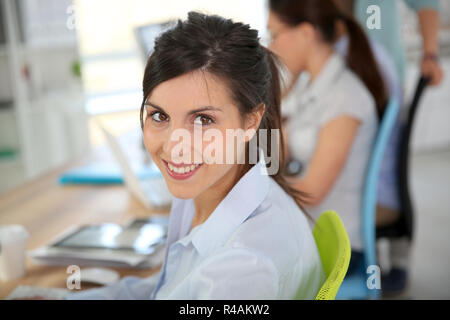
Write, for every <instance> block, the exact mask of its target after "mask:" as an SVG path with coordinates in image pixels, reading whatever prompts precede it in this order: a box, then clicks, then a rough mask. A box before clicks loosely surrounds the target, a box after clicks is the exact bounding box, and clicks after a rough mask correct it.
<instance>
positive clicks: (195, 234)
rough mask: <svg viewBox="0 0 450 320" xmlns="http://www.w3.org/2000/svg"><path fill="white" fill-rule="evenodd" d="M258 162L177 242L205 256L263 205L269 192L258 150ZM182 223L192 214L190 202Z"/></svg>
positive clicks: (186, 202)
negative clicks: (203, 219) (202, 220)
mask: <svg viewBox="0 0 450 320" xmlns="http://www.w3.org/2000/svg"><path fill="white" fill-rule="evenodd" d="M259 152H260V159H259V161H258V163H257V164H255V165H254V166H253V167H252V168H251V169H250V170H249V171H248V172H247V173H245V174H244V176H243V177H242V178H241V179H240V180H239V181H238V182H237V183H236V184H235V185H234V187H233V188H232V189H231V191H230V192H229V193H228V194H227V195H226V196H225V198H224V199H223V200H222V201H221V202H220V203H219V205H218V206H217V208H216V209H215V210H214V211H213V212H212V213H211V215H210V216H209V217H208V219H207V220H206V221H205V222H204V223H202V224H201V225H198V226H197V227H195V228H194V229H193V230H192V231H191V232H190V233H189V234H188V235H187V236H185V237H183V238H181V239H180V240H179V241H178V242H179V243H181V244H183V245H184V246H186V245H187V244H188V243H189V242H192V244H193V245H194V247H195V248H196V250H197V251H198V252H199V254H200V255H206V254H208V253H209V252H211V250H213V249H214V248H216V247H218V246H220V245H221V244H223V243H224V242H225V241H226V239H228V238H229V236H230V235H231V234H232V233H233V232H234V231H235V230H236V228H237V227H238V226H239V225H240V224H242V223H243V222H244V221H245V220H246V219H247V218H248V217H249V216H250V215H251V214H252V213H253V212H254V211H255V210H256V209H257V208H258V206H259V205H260V204H261V203H262V202H263V201H264V199H265V198H266V197H267V194H268V191H269V179H270V177H269V176H268V173H267V168H266V164H265V160H264V159H265V158H264V152H263V151H262V149H260V151H259ZM184 202H185V207H184V210H183V211H184V214H183V216H184V219H190V221H192V217H193V216H194V214H195V207H194V202H193V199H189V200H185V201H184Z"/></svg>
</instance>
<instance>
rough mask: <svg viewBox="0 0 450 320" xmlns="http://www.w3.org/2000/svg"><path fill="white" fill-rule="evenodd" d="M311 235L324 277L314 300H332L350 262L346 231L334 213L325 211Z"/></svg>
mask: <svg viewBox="0 0 450 320" xmlns="http://www.w3.org/2000/svg"><path fill="white" fill-rule="evenodd" d="M313 235H314V240H315V241H316V244H317V249H318V250H319V254H320V259H321V261H322V266H323V270H324V272H325V276H326V280H325V283H324V284H323V285H322V287H321V288H320V290H319V292H318V294H317V296H316V300H334V298H335V297H336V294H337V292H338V290H339V287H340V285H341V283H342V280H344V277H345V274H346V273H347V269H348V264H349V262H350V251H351V248H350V241H349V239H348V235H347V231H346V230H345V227H344V224H343V223H342V221H341V218H339V216H338V215H337V213H336V212H334V211H325V212H324V213H322V214H321V215H320V217H319V219H318V220H317V222H316V225H315V226H314V230H313Z"/></svg>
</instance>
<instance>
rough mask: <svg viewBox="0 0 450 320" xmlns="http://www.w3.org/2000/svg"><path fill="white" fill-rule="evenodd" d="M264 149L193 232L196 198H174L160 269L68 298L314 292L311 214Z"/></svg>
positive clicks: (319, 280)
mask: <svg viewBox="0 0 450 320" xmlns="http://www.w3.org/2000/svg"><path fill="white" fill-rule="evenodd" d="M260 152H261V150H260ZM260 154H261V160H260V161H259V162H258V163H257V164H256V165H255V166H253V167H252V168H251V169H250V170H249V171H248V172H247V173H246V174H245V175H244V176H243V177H242V178H241V179H240V180H239V181H238V183H237V184H236V185H235V186H234V187H233V188H232V190H231V191H230V192H229V193H228V194H227V196H226V197H225V198H224V199H223V200H222V202H221V203H220V204H219V205H218V207H217V208H216V209H215V210H214V212H213V213H212V214H211V216H210V217H209V218H208V219H207V220H206V221H205V222H204V223H203V224H200V225H198V226H196V227H194V228H193V229H192V230H191V231H190V229H191V221H192V218H193V217H194V214H195V208H194V203H193V200H192V199H189V200H182V199H178V198H175V199H174V202H173V204H172V209H171V213H170V218H169V233H168V242H167V246H166V248H167V249H166V257H165V261H164V264H163V267H162V269H161V272H160V273H159V274H158V275H156V276H152V277H149V278H146V279H141V278H137V277H125V278H123V279H122V280H121V281H119V282H117V283H115V284H112V285H109V286H107V287H104V288H99V289H90V290H86V291H81V292H78V293H71V294H69V295H67V296H66V299H150V298H153V299H292V298H294V296H295V295H296V294H297V293H299V297H300V298H304V299H314V298H315V296H316V294H317V292H318V291H319V288H320V287H321V285H322V284H323V282H324V281H325V276H324V272H323V268H322V264H321V262H320V257H319V253H318V251H317V247H316V244H315V241H314V238H313V236H312V232H311V229H310V226H309V223H308V220H307V219H306V217H305V215H304V214H303V212H302V211H301V209H300V208H299V207H298V206H297V204H296V203H295V201H294V199H293V198H292V197H290V196H289V195H288V194H287V193H286V192H285V191H284V190H283V189H282V188H281V187H280V186H279V185H278V184H277V183H276V182H275V181H274V180H273V179H272V178H271V177H270V176H268V175H267V169H266V166H265V164H264V157H263V154H262V153H260Z"/></svg>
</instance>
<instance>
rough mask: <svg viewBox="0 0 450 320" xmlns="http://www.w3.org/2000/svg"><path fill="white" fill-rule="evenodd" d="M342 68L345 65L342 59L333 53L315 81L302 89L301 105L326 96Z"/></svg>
mask: <svg viewBox="0 0 450 320" xmlns="http://www.w3.org/2000/svg"><path fill="white" fill-rule="evenodd" d="M344 67H345V63H344V61H343V59H342V57H341V56H340V55H339V54H337V53H333V54H332V55H331V56H330V58H329V59H328V61H327V62H326V63H325V66H324V67H323V68H322V70H321V71H320V73H319V75H318V76H317V77H316V79H315V80H314V81H312V82H311V83H310V84H308V86H307V87H306V88H305V89H304V91H303V95H302V97H301V98H300V99H301V102H302V104H306V103H310V102H311V101H315V100H317V99H318V98H319V97H320V96H322V95H324V94H326V93H327V92H328V91H329V90H330V87H332V84H333V83H334V82H335V81H336V78H337V77H338V76H339V75H340V74H341V72H342V69H343V68H344Z"/></svg>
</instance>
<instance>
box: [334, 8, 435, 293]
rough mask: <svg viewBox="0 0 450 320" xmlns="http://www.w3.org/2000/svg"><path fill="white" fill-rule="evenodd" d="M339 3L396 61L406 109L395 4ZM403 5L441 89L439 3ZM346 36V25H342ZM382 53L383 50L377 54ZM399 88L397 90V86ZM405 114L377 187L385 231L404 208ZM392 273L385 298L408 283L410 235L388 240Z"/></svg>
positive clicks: (386, 276)
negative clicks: (376, 16)
mask: <svg viewBox="0 0 450 320" xmlns="http://www.w3.org/2000/svg"><path fill="white" fill-rule="evenodd" d="M334 1H335V2H336V4H337V5H338V6H339V7H340V8H341V10H343V11H344V12H346V13H347V14H349V15H354V17H355V19H357V20H358V21H359V22H360V24H361V26H363V27H364V30H365V31H366V32H367V34H368V35H369V36H370V38H371V40H373V42H375V43H377V44H379V45H381V46H382V47H383V49H384V50H385V51H387V53H388V54H389V55H390V56H391V57H392V60H393V62H394V65H395V70H396V73H397V75H396V79H398V80H397V81H398V84H399V86H398V85H397V84H396V81H394V82H392V81H390V82H389V87H390V88H388V90H389V91H390V93H391V96H392V95H393V96H394V97H395V98H397V99H398V101H399V103H400V105H401V106H405V105H406V103H404V98H403V87H404V83H405V74H406V67H407V57H406V53H405V50H404V46H403V43H402V41H401V40H402V39H401V28H400V25H401V17H400V14H399V8H398V5H399V3H398V2H397V1H377V2H374V1H371V0H334ZM404 2H405V4H406V5H407V6H408V7H409V8H411V9H413V10H414V12H416V14H417V17H418V22H419V25H420V34H421V37H422V61H421V66H420V67H421V74H422V75H424V76H426V77H429V78H430V84H431V85H432V86H437V85H439V84H440V83H441V82H442V78H443V70H442V67H441V65H440V63H439V58H438V57H439V43H438V32H439V1H438V0H404ZM373 4H376V5H377V6H379V8H380V12H379V13H380V19H381V20H380V22H381V25H380V29H376V28H369V27H367V19H368V18H369V16H370V13H368V12H367V9H368V7H369V6H371V5H373ZM340 30H341V33H342V34H345V33H346V31H345V25H341V26H340ZM379 51H382V50H379ZM388 60H390V59H388V58H386V57H383V58H382V59H381V61H380V65H386V64H387V63H389V61H388ZM398 87H399V88H400V90H398V89H397V88H398ZM401 114H402V112H400V113H399V116H398V119H397V121H396V123H395V125H394V128H393V129H392V134H391V136H390V139H389V142H388V145H387V148H386V151H385V155H384V157H383V162H382V166H381V169H380V176H379V183H378V206H377V221H376V223H377V226H378V227H386V226H390V225H396V223H397V222H398V221H399V219H400V216H401V205H400V199H399V194H398V191H397V190H398V182H397V173H396V170H397V168H396V160H397V158H398V150H399V142H400V134H401V128H402V123H401ZM389 252H390V264H391V269H390V270H389V272H385V270H383V271H384V272H383V277H382V290H383V294H394V293H401V292H402V291H403V290H404V289H405V288H406V285H407V280H408V273H409V272H408V269H409V265H410V252H411V241H410V239H409V237H407V236H403V237H400V238H393V239H390V251H389Z"/></svg>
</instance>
